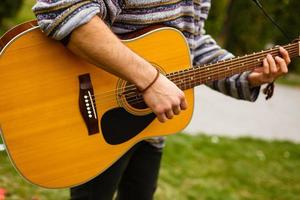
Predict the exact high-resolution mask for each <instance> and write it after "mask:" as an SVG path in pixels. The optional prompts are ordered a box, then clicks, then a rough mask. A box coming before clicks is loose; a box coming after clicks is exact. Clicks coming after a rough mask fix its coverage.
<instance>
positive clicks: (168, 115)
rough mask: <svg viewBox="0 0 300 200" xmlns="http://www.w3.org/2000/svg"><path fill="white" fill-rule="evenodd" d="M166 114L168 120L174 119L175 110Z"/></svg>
mask: <svg viewBox="0 0 300 200" xmlns="http://www.w3.org/2000/svg"><path fill="white" fill-rule="evenodd" d="M165 114H166V116H167V118H168V119H172V118H173V117H174V113H173V110H168V111H167V112H166V113H165Z"/></svg>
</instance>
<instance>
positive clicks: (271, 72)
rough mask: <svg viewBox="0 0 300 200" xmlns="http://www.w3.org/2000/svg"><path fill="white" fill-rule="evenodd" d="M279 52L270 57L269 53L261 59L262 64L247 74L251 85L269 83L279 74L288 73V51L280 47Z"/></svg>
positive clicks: (289, 60)
mask: <svg viewBox="0 0 300 200" xmlns="http://www.w3.org/2000/svg"><path fill="white" fill-rule="evenodd" d="M279 51H280V54H281V56H282V58H281V57H279V56H276V57H275V58H273V57H272V55H271V54H268V55H267V57H266V58H265V59H264V60H263V66H262V67H259V68H256V69H255V70H253V72H252V73H251V74H249V76H248V80H249V82H250V85H251V86H252V87H256V86H259V85H262V84H265V83H271V82H273V81H274V80H275V79H277V78H278V77H279V76H282V75H284V74H286V73H288V67H287V66H288V65H289V64H290V62H291V59H290V56H289V54H288V52H287V51H286V50H285V49H284V48H282V47H280V48H279Z"/></svg>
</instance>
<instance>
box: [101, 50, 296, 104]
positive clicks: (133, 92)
mask: <svg viewBox="0 0 300 200" xmlns="http://www.w3.org/2000/svg"><path fill="white" fill-rule="evenodd" d="M290 53H295V54H296V53H297V54H298V52H290ZM253 63H254V62H252V63H250V62H249V63H248V65H244V67H243V68H244V69H247V70H250V69H252V68H249V67H251V64H253ZM246 67H247V68H246ZM234 70H240V68H232V69H231V70H230V72H233V71H234ZM247 70H245V71H247ZM220 72H225V74H226V73H229V71H228V70H226V71H224V70H223V71H220ZM236 72H237V73H238V72H239V71H236ZM198 74H199V73H198ZM194 75H197V74H196V73H195V74H194ZM229 75H231V74H229ZM224 78H225V77H224ZM207 80H208V79H207V77H203V76H201V77H199V78H197V79H193V80H191V79H187V80H186V81H187V82H185V83H183V86H184V88H185V89H187V88H186V86H187V85H193V84H195V83H197V82H195V81H201V82H202V81H207ZM212 81H213V80H212ZM201 82H200V83H201ZM178 86H179V87H182V84H178ZM130 94H133V95H132V96H131V97H133V98H134V99H136V97H137V92H136V91H130V92H128V93H126V95H127V99H128V98H131V97H130V96H129V95H130ZM115 97H116V95H114V97H113V99H115ZM101 101H102V102H103V101H104V100H103V98H102V99H101Z"/></svg>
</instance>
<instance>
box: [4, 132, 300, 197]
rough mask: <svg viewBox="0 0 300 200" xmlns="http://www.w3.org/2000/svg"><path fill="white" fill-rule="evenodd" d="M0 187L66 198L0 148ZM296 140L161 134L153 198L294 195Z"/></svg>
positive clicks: (299, 189)
mask: <svg viewBox="0 0 300 200" xmlns="http://www.w3.org/2000/svg"><path fill="white" fill-rule="evenodd" d="M0 163H1V164H0V174H1V176H0V188H5V189H6V190H8V192H9V193H10V198H8V199H14V200H23V199H33V197H34V199H39V200H52V199H59V200H66V199H68V198H69V191H68V190H47V189H41V188H38V187H36V186H33V185H31V184H29V183H27V182H26V181H24V180H23V179H21V178H20V176H19V175H17V173H16V172H15V170H14V169H13V168H12V167H11V164H10V163H9V159H8V157H7V156H6V154H4V153H3V152H2V153H1V152H0ZM299 169H300V144H294V143H290V142H284V141H280V142H279V141H269V142H268V141H262V140H256V139H250V138H239V139H230V138H224V137H216V136H213V137H209V136H204V135H198V136H190V135H182V134H177V135H174V136H170V137H168V138H167V144H166V148H165V150H164V156H163V161H162V168H161V172H160V179H159V183H158V189H157V193H156V196H155V199H156V200H169V199H178V200H201V199H205V200H206V199H210V200H219V199H226V200H237V199H241V200H248V199H249V200H250V199H251V200H265V199H278V200H280V199H282V200H283V199H289V200H297V199H299V196H300V173H299Z"/></svg>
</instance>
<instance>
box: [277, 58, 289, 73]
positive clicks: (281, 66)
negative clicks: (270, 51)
mask: <svg viewBox="0 0 300 200" xmlns="http://www.w3.org/2000/svg"><path fill="white" fill-rule="evenodd" d="M275 61H276V63H277V64H278V65H279V71H280V72H282V73H284V74H286V73H288V67H287V65H286V62H285V60H284V59H283V58H280V57H279V56H276V57H275Z"/></svg>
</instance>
